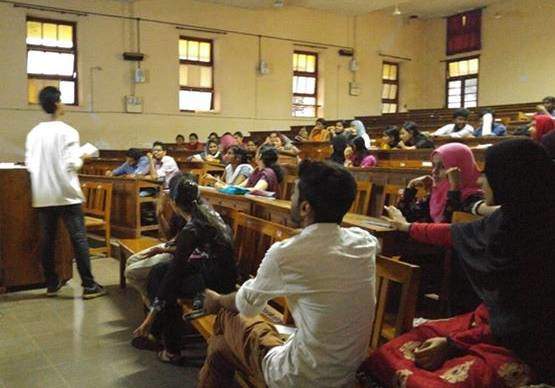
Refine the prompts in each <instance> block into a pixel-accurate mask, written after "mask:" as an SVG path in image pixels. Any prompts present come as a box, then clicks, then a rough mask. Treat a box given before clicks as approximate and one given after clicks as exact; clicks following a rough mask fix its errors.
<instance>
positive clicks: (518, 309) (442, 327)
mask: <svg viewBox="0 0 555 388" xmlns="http://www.w3.org/2000/svg"><path fill="white" fill-rule="evenodd" d="M485 162H486V166H485V178H482V180H483V182H482V185H483V188H484V192H485V194H486V203H487V204H488V205H500V206H501V207H500V208H499V209H498V210H497V211H495V212H494V213H493V214H492V215H491V216H489V217H486V218H484V219H482V220H479V221H476V222H472V223H467V224H453V225H449V224H417V223H413V224H409V223H408V222H407V221H406V220H405V219H404V217H403V216H402V214H401V213H400V212H399V211H398V210H397V209H395V208H394V207H388V208H387V210H388V213H389V220H390V221H391V222H392V224H394V225H395V226H396V227H397V228H398V229H399V230H401V231H407V232H409V233H410V236H411V237H412V238H414V239H415V240H418V241H421V242H426V243H430V244H435V245H444V246H452V247H453V249H454V250H455V251H456V253H457V257H458V258H459V260H460V264H461V267H462V268H463V270H464V272H465V274H466V276H467V278H468V279H469V281H470V283H471V284H472V286H473V288H474V290H475V291H476V293H477V294H478V296H479V297H480V298H481V300H482V302H483V303H482V304H481V305H480V306H479V307H478V308H477V309H476V310H475V311H474V312H473V313H469V314H466V315H461V316H457V317H454V318H452V319H449V320H445V321H441V322H440V321H437V322H434V321H430V322H429V323H426V324H424V325H421V326H419V327H417V328H415V329H413V330H412V331H410V332H409V333H407V334H405V335H403V336H401V337H398V338H396V339H394V340H393V341H391V342H390V343H388V344H386V345H384V346H383V347H382V348H381V349H380V350H378V351H377V352H376V353H374V354H373V355H372V357H371V358H370V360H369V363H368V364H369V368H370V370H371V373H372V375H373V376H375V377H377V378H378V379H379V380H380V381H382V382H386V383H387V384H390V383H391V381H392V380H391V379H392V377H391V375H392V374H394V375H395V376H394V377H393V378H398V379H401V378H402V379H403V380H404V382H405V383H406V382H407V381H409V382H410V381H412V382H413V383H414V384H415V385H422V386H429V387H433V386H438V385H437V384H438V381H439V382H441V381H447V382H459V383H463V382H464V384H469V385H472V384H476V383H478V385H480V386H498V385H501V386H503V385H507V386H513V385H514V386H516V385H525V384H528V383H530V382H533V381H534V380H535V381H540V382H544V383H551V384H553V383H554V382H555V363H554V362H553V355H554V354H555V324H554V322H555V302H554V301H555V281H554V280H555V164H554V163H553V161H552V160H551V158H550V157H549V156H548V154H547V152H546V151H545V149H544V148H543V147H542V146H540V145H539V144H537V143H535V142H533V141H532V140H528V139H525V140H508V141H504V142H502V143H498V144H496V145H495V146H493V147H491V148H489V149H488V150H487V152H486V160H485ZM515 356H516V357H515ZM413 361H414V362H413ZM401 367H402V369H401ZM422 369H426V370H427V371H423V370H422ZM400 370H402V371H404V372H403V373H402V374H401V375H399V373H398V372H399V371H400Z"/></svg>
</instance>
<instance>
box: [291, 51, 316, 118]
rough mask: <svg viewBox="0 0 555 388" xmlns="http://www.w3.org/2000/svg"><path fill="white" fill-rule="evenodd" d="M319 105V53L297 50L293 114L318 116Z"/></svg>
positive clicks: (294, 60)
mask: <svg viewBox="0 0 555 388" xmlns="http://www.w3.org/2000/svg"><path fill="white" fill-rule="evenodd" d="M318 107H319V105H318V54H316V53H310V52H304V51H295V52H294V53H293V105H292V114H293V116H296V117H316V116H317V115H318V113H319V112H318Z"/></svg>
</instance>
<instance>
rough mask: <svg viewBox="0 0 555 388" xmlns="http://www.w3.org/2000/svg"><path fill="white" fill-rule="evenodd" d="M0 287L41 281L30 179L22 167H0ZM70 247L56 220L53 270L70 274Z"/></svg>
mask: <svg viewBox="0 0 555 388" xmlns="http://www.w3.org/2000/svg"><path fill="white" fill-rule="evenodd" d="M0 186H2V190H0V270H1V274H0V287H8V289H9V288H13V287H30V286H38V285H41V284H42V283H44V277H43V273H42V266H41V263H40V255H39V241H40V230H39V223H38V212H37V211H36V210H35V209H34V208H33V207H32V206H31V182H30V179H29V174H28V172H27V171H26V170H25V169H0ZM72 259H73V250H72V247H71V242H70V239H69V235H68V233H67V230H66V228H65V226H64V225H63V223H62V222H61V220H60V223H59V225H58V236H57V239H56V261H55V262H56V271H57V273H58V275H59V276H60V277H61V278H62V279H64V280H69V279H71V277H72V272H73V267H72Z"/></svg>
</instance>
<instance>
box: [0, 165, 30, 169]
mask: <svg viewBox="0 0 555 388" xmlns="http://www.w3.org/2000/svg"><path fill="white" fill-rule="evenodd" d="M18 168H19V169H25V168H27V167H25V166H22V165H19V164H15V163H0V170H13V169H18Z"/></svg>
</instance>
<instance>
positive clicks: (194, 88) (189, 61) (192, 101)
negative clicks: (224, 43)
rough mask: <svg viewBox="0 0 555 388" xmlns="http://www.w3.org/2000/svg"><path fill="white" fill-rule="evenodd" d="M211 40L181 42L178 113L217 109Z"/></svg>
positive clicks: (188, 39) (182, 40)
mask: <svg viewBox="0 0 555 388" xmlns="http://www.w3.org/2000/svg"><path fill="white" fill-rule="evenodd" d="M213 58H214V55H213V44H212V40H208V39H198V38H186V37H181V38H180V39H179V110H182V111H209V110H212V109H214V61H213Z"/></svg>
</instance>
